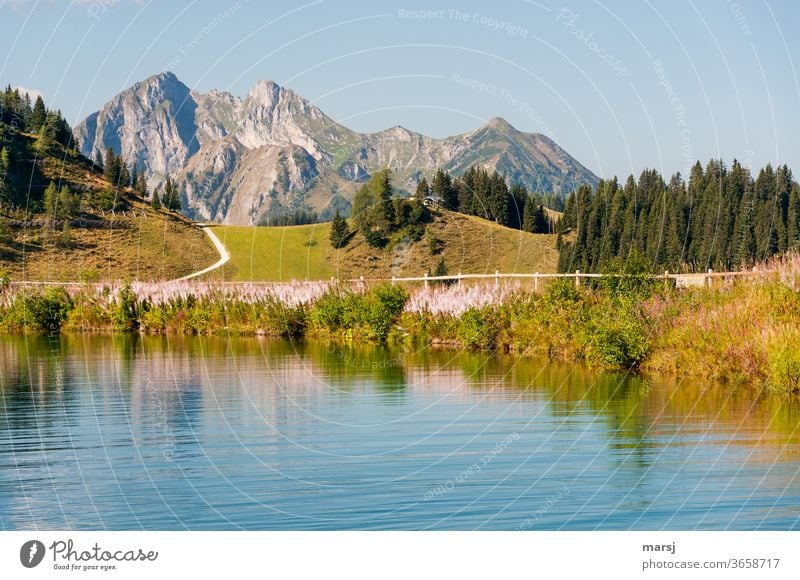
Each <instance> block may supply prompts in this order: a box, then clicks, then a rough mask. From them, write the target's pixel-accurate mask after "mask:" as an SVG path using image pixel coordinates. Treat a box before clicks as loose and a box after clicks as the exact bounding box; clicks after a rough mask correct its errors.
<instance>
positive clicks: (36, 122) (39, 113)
mask: <svg viewBox="0 0 800 580" xmlns="http://www.w3.org/2000/svg"><path fill="white" fill-rule="evenodd" d="M46 121H47V109H45V107H44V101H43V100H42V96H41V95H39V96H37V97H36V104H34V105H33V111H32V112H31V119H30V123H29V126H28V130H29V131H30V132H32V133H38V132H39V129H41V128H42V125H44V124H45V122H46Z"/></svg>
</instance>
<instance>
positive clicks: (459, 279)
mask: <svg viewBox="0 0 800 580" xmlns="http://www.w3.org/2000/svg"><path fill="white" fill-rule="evenodd" d="M458 285H459V286H460V285H461V272H459V273H458Z"/></svg>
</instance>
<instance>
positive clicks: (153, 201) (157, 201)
mask: <svg viewBox="0 0 800 580" xmlns="http://www.w3.org/2000/svg"><path fill="white" fill-rule="evenodd" d="M150 205H151V206H152V207H153V209H154V210H156V211H159V210H160V209H161V197H160V196H159V195H158V188H157V187H156V188H155V189H154V190H153V196H152V197H151V198H150Z"/></svg>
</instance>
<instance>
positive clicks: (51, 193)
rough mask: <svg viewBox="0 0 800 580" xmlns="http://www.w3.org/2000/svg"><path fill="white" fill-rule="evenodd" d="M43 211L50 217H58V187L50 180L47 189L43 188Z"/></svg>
mask: <svg viewBox="0 0 800 580" xmlns="http://www.w3.org/2000/svg"><path fill="white" fill-rule="evenodd" d="M42 205H43V206H44V212H45V213H46V214H47V216H48V217H50V218H51V219H58V210H59V208H58V189H57V188H56V184H55V182H53V181H51V182H50V185H48V186H47V189H45V190H44V198H43V200H42Z"/></svg>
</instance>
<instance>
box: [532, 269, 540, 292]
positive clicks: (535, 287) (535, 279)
mask: <svg viewBox="0 0 800 580" xmlns="http://www.w3.org/2000/svg"><path fill="white" fill-rule="evenodd" d="M533 291H534V292H538V291H539V272H536V273H535V274H534V275H533Z"/></svg>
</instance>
